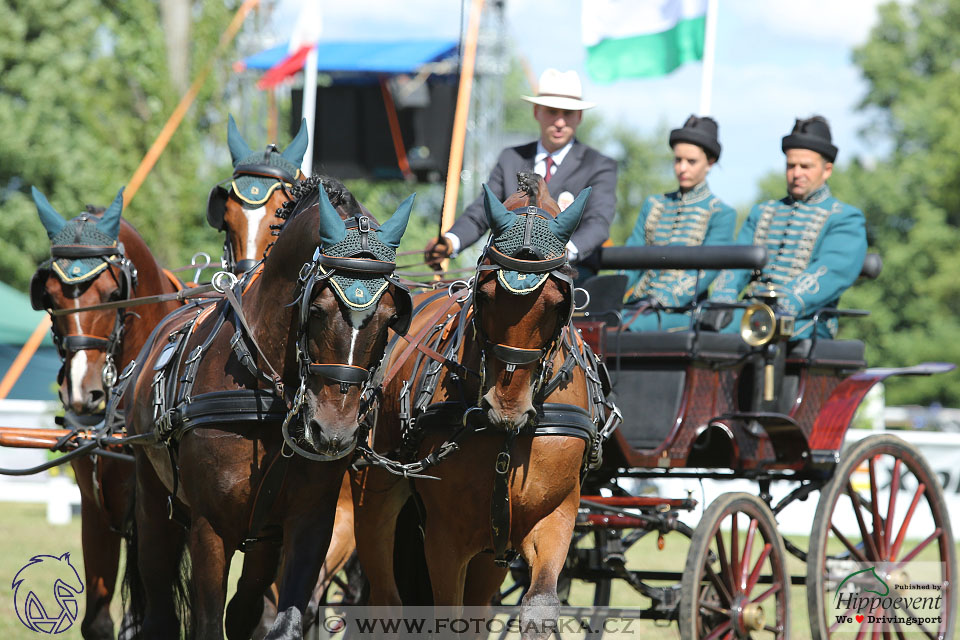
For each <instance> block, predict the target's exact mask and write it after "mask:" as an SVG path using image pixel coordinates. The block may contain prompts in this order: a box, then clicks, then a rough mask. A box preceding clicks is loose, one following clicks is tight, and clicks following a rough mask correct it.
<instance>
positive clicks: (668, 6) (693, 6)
mask: <svg viewBox="0 0 960 640" xmlns="http://www.w3.org/2000/svg"><path fill="white" fill-rule="evenodd" d="M582 1H583V4H582V11H583V16H582V25H583V44H584V45H585V46H586V47H587V73H588V74H589V76H590V78H591V79H592V80H593V81H594V82H599V83H605V82H614V81H615V80H620V79H622V78H651V77H655V76H662V75H665V74H668V73H670V72H671V71H673V70H674V69H676V68H677V67H679V66H680V65H682V64H684V63H687V62H691V61H694V60H701V59H703V41H704V33H705V27H706V13H707V0H582Z"/></svg>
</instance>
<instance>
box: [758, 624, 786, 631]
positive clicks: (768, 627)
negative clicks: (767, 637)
mask: <svg viewBox="0 0 960 640" xmlns="http://www.w3.org/2000/svg"><path fill="white" fill-rule="evenodd" d="M763 630H764V631H769V632H770V633H783V625H777V626H776V627H775V626H773V625H770V624H765V625H763Z"/></svg>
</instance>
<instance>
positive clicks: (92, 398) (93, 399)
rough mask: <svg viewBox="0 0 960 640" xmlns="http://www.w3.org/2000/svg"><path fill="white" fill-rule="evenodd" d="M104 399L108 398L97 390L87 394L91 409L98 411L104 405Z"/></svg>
mask: <svg viewBox="0 0 960 640" xmlns="http://www.w3.org/2000/svg"><path fill="white" fill-rule="evenodd" d="M104 398H106V394H105V393H104V392H103V391H102V390H100V389H96V390H94V391H90V392H89V393H87V406H88V407H90V408H91V409H96V408H98V407H99V406H100V405H101V403H103V401H104Z"/></svg>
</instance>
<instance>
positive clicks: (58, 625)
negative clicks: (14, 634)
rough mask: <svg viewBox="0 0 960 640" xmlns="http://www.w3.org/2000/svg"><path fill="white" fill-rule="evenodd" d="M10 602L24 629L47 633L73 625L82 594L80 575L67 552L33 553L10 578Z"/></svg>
mask: <svg viewBox="0 0 960 640" xmlns="http://www.w3.org/2000/svg"><path fill="white" fill-rule="evenodd" d="M10 588H11V589H13V602H14V606H15V607H16V610H17V617H18V618H20V622H22V623H23V626H25V627H26V628H27V629H30V630H31V631H36V632H37V633H45V634H48V635H51V634H55V633H63V632H64V631H66V630H67V629H69V628H70V627H72V626H73V623H74V622H75V621H76V619H77V612H78V610H79V606H78V604H77V596H78V595H80V594H81V593H83V581H82V580H80V574H78V573H77V570H76V569H75V568H74V567H73V565H72V564H71V563H70V554H69V553H64V554H63V555H62V556H33V557H32V558H30V562H28V563H27V564H26V565H24V566H23V567H22V568H21V569H20V571H18V572H17V575H16V576H14V578H13V584H12V585H10Z"/></svg>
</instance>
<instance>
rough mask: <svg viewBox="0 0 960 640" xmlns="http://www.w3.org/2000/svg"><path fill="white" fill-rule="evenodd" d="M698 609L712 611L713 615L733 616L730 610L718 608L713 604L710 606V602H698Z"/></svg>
mask: <svg viewBox="0 0 960 640" xmlns="http://www.w3.org/2000/svg"><path fill="white" fill-rule="evenodd" d="M700 608H701V609H706V610H707V611H712V612H713V613H719V614H720V615H723V616H731V615H733V612H732V611H730V609H724V608H723V607H718V606H717V605H715V604H712V603H710V602H705V601H703V600H701V601H700Z"/></svg>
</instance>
